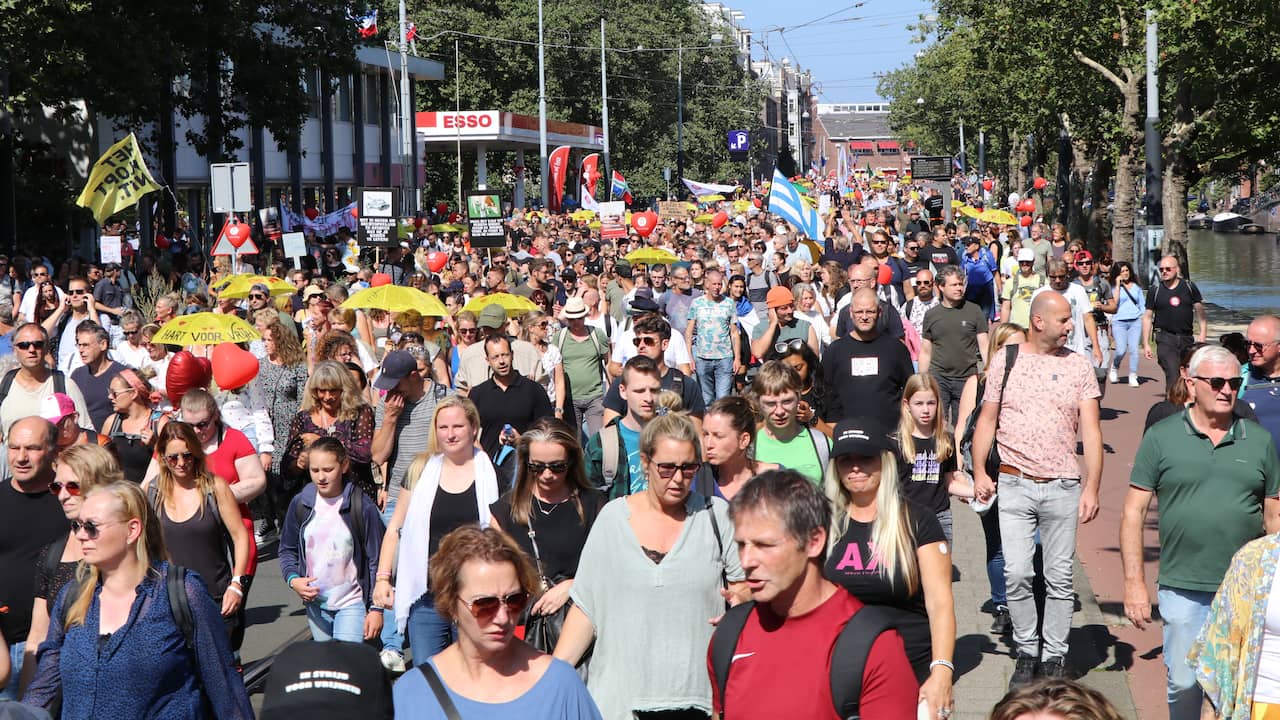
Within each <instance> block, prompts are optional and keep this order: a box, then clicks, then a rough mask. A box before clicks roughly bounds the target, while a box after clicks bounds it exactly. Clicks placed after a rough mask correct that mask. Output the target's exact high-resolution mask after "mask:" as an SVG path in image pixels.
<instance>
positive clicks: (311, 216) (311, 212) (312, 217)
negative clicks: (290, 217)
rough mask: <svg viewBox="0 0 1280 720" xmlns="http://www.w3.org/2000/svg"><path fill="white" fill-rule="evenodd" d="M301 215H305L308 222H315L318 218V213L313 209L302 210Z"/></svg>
mask: <svg viewBox="0 0 1280 720" xmlns="http://www.w3.org/2000/svg"><path fill="white" fill-rule="evenodd" d="M302 214H303V215H306V216H307V219H308V220H315V219H316V218H317V217H320V211H319V210H317V209H315V208H313V207H309V208H307V209H305V210H303V211H302Z"/></svg>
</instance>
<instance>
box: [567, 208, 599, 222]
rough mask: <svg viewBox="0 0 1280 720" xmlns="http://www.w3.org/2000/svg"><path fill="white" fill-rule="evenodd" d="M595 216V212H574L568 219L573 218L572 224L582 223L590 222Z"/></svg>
mask: <svg viewBox="0 0 1280 720" xmlns="http://www.w3.org/2000/svg"><path fill="white" fill-rule="evenodd" d="M595 216H596V211H595V210H574V211H573V212H572V213H571V214H570V215H569V217H571V218H573V220H574V222H582V221H583V220H590V219H591V218H593V217H595Z"/></svg>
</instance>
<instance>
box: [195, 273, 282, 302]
mask: <svg viewBox="0 0 1280 720" xmlns="http://www.w3.org/2000/svg"><path fill="white" fill-rule="evenodd" d="M254 285H266V286H267V291H268V293H269V294H270V295H271V296H272V297H276V296H278V295H292V294H293V293H294V292H296V291H297V288H295V287H294V286H293V283H291V282H289V281H288V280H281V279H280V278H278V277H270V276H267V275H253V274H250V273H241V274H239V275H232V276H231V277H229V278H227V279H225V280H222V281H220V282H217V283H214V286H213V291H214V292H216V293H218V297H223V298H231V299H239V298H246V297H249V290H250V289H251V288H252V287H253V286H254Z"/></svg>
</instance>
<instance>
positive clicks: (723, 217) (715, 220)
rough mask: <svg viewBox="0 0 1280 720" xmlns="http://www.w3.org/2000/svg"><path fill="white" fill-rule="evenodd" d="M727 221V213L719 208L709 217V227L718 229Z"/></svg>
mask: <svg viewBox="0 0 1280 720" xmlns="http://www.w3.org/2000/svg"><path fill="white" fill-rule="evenodd" d="M728 222H729V213H727V212H725V211H723V210H721V211H720V212H718V213H716V214H715V215H714V216H713V217H712V218H711V227H713V228H715V229H717V230H719V229H720V228H722V227H724V226H725V224H727V223H728Z"/></svg>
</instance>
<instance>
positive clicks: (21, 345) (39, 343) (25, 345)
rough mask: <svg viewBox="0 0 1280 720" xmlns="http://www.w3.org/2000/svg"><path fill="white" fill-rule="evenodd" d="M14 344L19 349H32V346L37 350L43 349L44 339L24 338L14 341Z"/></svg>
mask: <svg viewBox="0 0 1280 720" xmlns="http://www.w3.org/2000/svg"><path fill="white" fill-rule="evenodd" d="M13 346H14V347H16V348H18V349H19V350H31V349H32V348H34V349H36V350H43V349H44V341H43V340H23V341H21V342H16V343H14V344H13Z"/></svg>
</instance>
